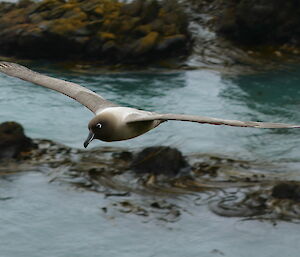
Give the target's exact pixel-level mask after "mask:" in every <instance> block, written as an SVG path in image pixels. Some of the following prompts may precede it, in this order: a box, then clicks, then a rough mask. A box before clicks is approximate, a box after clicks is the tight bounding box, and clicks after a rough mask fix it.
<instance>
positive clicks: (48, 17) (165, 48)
mask: <svg viewBox="0 0 300 257" xmlns="http://www.w3.org/2000/svg"><path fill="white" fill-rule="evenodd" d="M189 41H190V40H189V34H188V31H187V19H186V18H185V14H184V12H183V10H182V9H181V7H180V5H177V4H174V3H171V2H169V1H165V2H162V3H160V2H158V1H155V0H149V1H143V0H135V1H133V2H132V3H128V4H127V3H121V2H118V1H108V0H91V1H80V0H71V1H64V0H44V1H41V2H37V3H36V2H32V1H30V0H22V1H20V2H19V3H17V4H12V3H0V54H2V55H4V56H10V57H17V58H28V59H47V60H75V61H76V60H77V61H78V60H81V61H86V60H89V61H95V62H98V63H99V65H100V64H140V63H141V64H143V65H146V64H147V63H151V62H153V61H156V62H159V61H163V60H165V59H168V58H175V59H177V60H180V59H181V58H184V57H185V56H186V54H187V52H188V44H189Z"/></svg>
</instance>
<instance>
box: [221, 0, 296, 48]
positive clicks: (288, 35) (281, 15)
mask: <svg viewBox="0 0 300 257" xmlns="http://www.w3.org/2000/svg"><path fill="white" fill-rule="evenodd" d="M299 15H300V2H299V1H285V0H277V1H273V0H260V1H257V0H240V1H234V0H232V1H231V5H230V6H229V7H228V8H226V9H225V10H224V12H223V15H221V16H220V18H219V28H218V31H219V33H221V34H222V35H224V36H225V37H227V38H229V39H231V40H234V41H236V42H239V43H242V44H247V45H249V44H250V45H259V44H272V45H274V44H284V43H290V42H291V41H293V40H294V41H295V39H296V40H297V42H298V44H299V43H300V41H299V40H300V29H299V27H300V19H299Z"/></svg>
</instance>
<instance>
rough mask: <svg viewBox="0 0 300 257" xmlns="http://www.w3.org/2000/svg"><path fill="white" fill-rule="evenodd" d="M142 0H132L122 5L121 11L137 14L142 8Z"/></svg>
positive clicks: (132, 14)
mask: <svg viewBox="0 0 300 257" xmlns="http://www.w3.org/2000/svg"><path fill="white" fill-rule="evenodd" d="M143 2H144V0H137V1H133V2H132V3H130V4H126V5H123V6H122V8H121V12H122V13H123V14H125V15H128V16H138V15H139V14H140V12H141V10H142V8H143V4H144V3H143Z"/></svg>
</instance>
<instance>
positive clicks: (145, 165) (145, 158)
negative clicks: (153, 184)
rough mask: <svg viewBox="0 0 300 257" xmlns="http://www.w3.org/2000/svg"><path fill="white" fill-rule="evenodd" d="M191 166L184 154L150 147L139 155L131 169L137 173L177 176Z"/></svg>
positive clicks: (159, 147)
mask: <svg viewBox="0 0 300 257" xmlns="http://www.w3.org/2000/svg"><path fill="white" fill-rule="evenodd" d="M188 167H189V164H188V163H187V161H186V160H185V159H184V157H183V156H182V153H181V152H180V151H178V150H177V149H175V148H171V147H165V146H158V147H148V148H145V149H143V150H142V151H141V152H139V153H137V154H136V156H135V157H134V159H133V161H132V164H131V168H132V169H133V170H134V171H135V172H137V173H152V174H157V175H159V174H164V175H167V176H176V175H177V174H178V173H179V172H180V171H181V170H182V169H184V168H188Z"/></svg>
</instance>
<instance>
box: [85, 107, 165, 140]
mask: <svg viewBox="0 0 300 257" xmlns="http://www.w3.org/2000/svg"><path fill="white" fill-rule="evenodd" d="M151 114H152V113H151V112H146V111H142V110H138V109H135V108H129V107H108V108H105V109H103V110H101V111H100V112H98V113H96V116H95V117H94V119H92V120H91V121H90V124H89V127H90V128H92V127H93V125H94V124H97V123H98V121H99V120H101V133H99V135H98V137H97V138H98V139H100V140H102V141H106V142H111V141H121V140H127V139H131V138H134V137H137V136H140V135H142V134H144V133H146V132H148V131H149V130H151V129H153V128H155V127H157V126H158V125H159V124H160V123H162V121H157V120H150V121H139V122H134V123H128V122H127V121H128V120H130V119H131V118H132V117H139V116H142V117H144V116H147V115H149V116H150V115H151Z"/></svg>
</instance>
